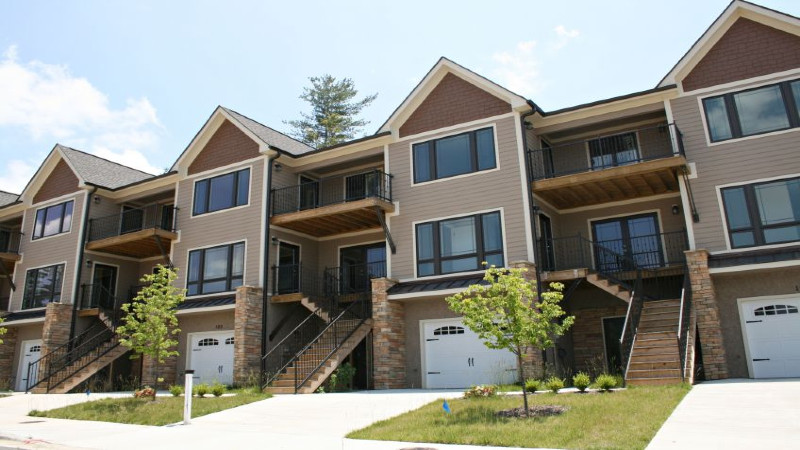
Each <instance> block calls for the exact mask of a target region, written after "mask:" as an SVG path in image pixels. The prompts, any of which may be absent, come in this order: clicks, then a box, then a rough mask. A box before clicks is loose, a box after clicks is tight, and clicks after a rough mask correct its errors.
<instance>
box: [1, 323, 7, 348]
mask: <svg viewBox="0 0 800 450" xmlns="http://www.w3.org/2000/svg"><path fill="white" fill-rule="evenodd" d="M5 321H6V319H5V317H0V325H2V324H3V322H5ZM6 331H8V330H6V327H2V326H0V336H3V335H4V334H6ZM2 343H3V339H2V338H0V344H2Z"/></svg>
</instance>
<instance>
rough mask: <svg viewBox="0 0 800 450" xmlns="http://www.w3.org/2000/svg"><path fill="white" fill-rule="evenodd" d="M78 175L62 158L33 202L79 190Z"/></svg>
mask: <svg viewBox="0 0 800 450" xmlns="http://www.w3.org/2000/svg"><path fill="white" fill-rule="evenodd" d="M78 189H79V188H78V177H76V176H75V173H74V172H72V169H70V168H69V166H68V165H67V163H66V162H64V160H63V159H62V160H60V161H59V162H58V164H56V167H55V168H53V171H52V172H50V176H48V177H47V180H46V181H45V182H44V183H42V187H40V188H39V191H38V192H37V193H36V195H34V196H33V203H34V204H36V203H40V202H45V201H47V200H50V199H51V198H58V197H61V196H62V195H67V194H71V193H73V192H76V191H77V190H78Z"/></svg>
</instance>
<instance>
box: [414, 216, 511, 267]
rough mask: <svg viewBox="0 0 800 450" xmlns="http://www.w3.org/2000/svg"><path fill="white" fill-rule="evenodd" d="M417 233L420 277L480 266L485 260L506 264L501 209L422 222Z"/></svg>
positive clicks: (494, 263) (496, 264) (501, 264)
mask: <svg viewBox="0 0 800 450" xmlns="http://www.w3.org/2000/svg"><path fill="white" fill-rule="evenodd" d="M416 235H417V249H416V250H417V276H420V277H425V276H430V275H442V274H449V273H457V272H470V271H475V270H480V269H482V268H483V266H482V263H483V262H486V263H488V264H489V265H490V266H492V265H494V266H497V267H502V266H503V265H504V264H505V263H504V257H503V227H502V224H501V221H500V212H499V211H494V212H490V213H486V214H477V215H474V216H465V217H456V218H453V219H445V220H439V221H434V222H426V223H420V224H417V226H416Z"/></svg>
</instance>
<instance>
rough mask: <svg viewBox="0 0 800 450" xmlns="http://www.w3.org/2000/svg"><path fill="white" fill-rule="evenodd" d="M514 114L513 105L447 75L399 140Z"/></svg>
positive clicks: (407, 121) (419, 107) (426, 99)
mask: <svg viewBox="0 0 800 450" xmlns="http://www.w3.org/2000/svg"><path fill="white" fill-rule="evenodd" d="M509 112H511V105H510V104H508V103H506V102H505V101H503V100H501V99H499V98H497V97H495V96H493V95H492V94H489V93H488V92H486V91H484V90H483V89H481V88H479V87H477V86H475V85H473V84H472V83H470V82H468V81H465V80H463V79H461V78H459V77H458V76H456V75H453V74H452V73H448V74H447V75H445V76H444V78H442V81H440V82H439V84H438V85H437V86H436V87H435V88H434V89H433V90H432V91H431V93H430V94H428V97H427V98H425V100H424V101H423V102H422V104H421V105H419V106H418V107H417V109H416V110H415V111H414V112H413V113H412V114H411V116H410V117H409V118H408V120H406V121H405V123H403V125H402V126H401V127H400V137H405V136H409V135H412V134H418V133H422V132H425V131H431V130H436V129H438V128H444V127H449V126H453V125H458V124H460V123H466V122H471V121H473V120H479V119H484V118H486V117H492V116H498V115H500V114H505V113H509Z"/></svg>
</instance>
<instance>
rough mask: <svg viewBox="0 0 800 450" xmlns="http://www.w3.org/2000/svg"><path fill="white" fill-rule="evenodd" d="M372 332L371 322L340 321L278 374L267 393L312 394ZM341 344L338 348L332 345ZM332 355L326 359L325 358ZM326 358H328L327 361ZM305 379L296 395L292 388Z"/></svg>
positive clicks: (370, 320) (369, 320)
mask: <svg viewBox="0 0 800 450" xmlns="http://www.w3.org/2000/svg"><path fill="white" fill-rule="evenodd" d="M371 330H372V319H367V320H364V321H361V320H358V319H340V320H339V323H338V324H337V326H335V327H333V326H332V327H328V328H327V329H326V330H325V331H324V332H323V334H322V335H321V336H320V337H319V339H317V340H316V342H315V343H313V344H312V345H311V346H309V347H308V348H307V349H306V351H304V352H303V353H302V354H301V355H300V356H299V357H298V358H297V359H296V360H295V361H294V362H293V363H291V364H290V365H289V366H288V367H287V368H286V370H285V371H284V372H283V373H282V374H280V375H279V376H278V377H277V378H276V379H275V380H274V381H273V382H272V383H271V385H270V386H268V387H267V388H266V392H269V393H272V394H294V393H297V394H312V393H314V392H315V391H316V390H317V389H318V388H319V387H320V386H321V385H322V383H324V382H325V380H327V379H328V377H329V376H330V375H331V374H332V373H333V371H334V370H336V368H337V367H339V364H341V363H342V362H344V360H345V358H347V356H349V355H350V353H352V352H353V350H354V349H355V348H356V346H357V345H358V344H359V343H360V342H361V341H362V340H364V338H365V337H367V335H368V334H369V333H370V331H371ZM341 341H344V342H342V344H341V345H339V346H338V348H335V349H334V348H333V346H332V345H331V344H332V343H335V342H341ZM331 352H333V354H331V355H330V357H328V355H329V354H330V353H331ZM326 358H327V359H326ZM307 377H308V380H307V381H306V382H305V383H302V385H301V386H300V387H298V388H297V391H296V392H295V386H298V385H300V384H301V382H302V381H303V380H304V379H306V378H307Z"/></svg>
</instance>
